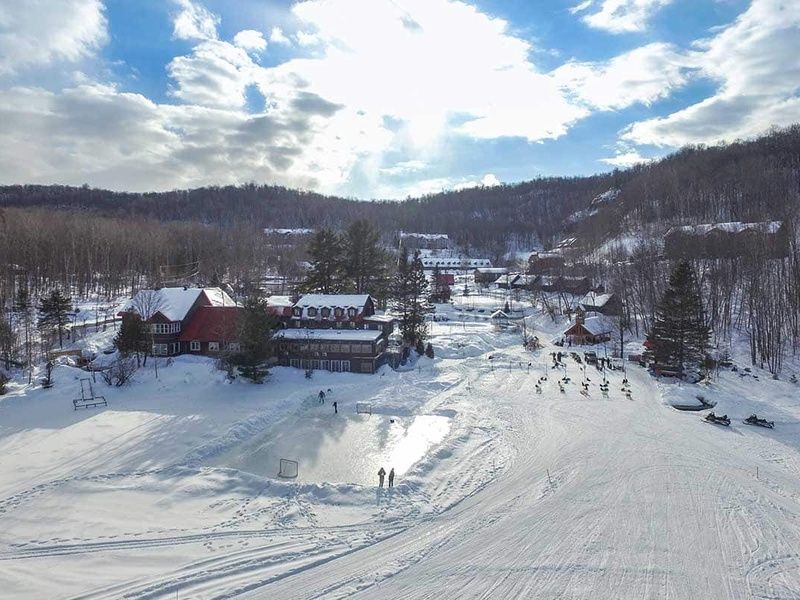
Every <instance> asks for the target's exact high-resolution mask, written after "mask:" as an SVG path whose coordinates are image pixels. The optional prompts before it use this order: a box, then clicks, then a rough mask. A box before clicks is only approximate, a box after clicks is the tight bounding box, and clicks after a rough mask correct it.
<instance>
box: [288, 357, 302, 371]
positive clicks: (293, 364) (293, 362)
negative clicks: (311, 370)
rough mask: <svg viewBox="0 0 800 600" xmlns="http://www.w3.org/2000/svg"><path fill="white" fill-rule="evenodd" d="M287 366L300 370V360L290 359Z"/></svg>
mask: <svg viewBox="0 0 800 600" xmlns="http://www.w3.org/2000/svg"><path fill="white" fill-rule="evenodd" d="M289 366H290V367H294V368H295V369H299V368H300V359H299V358H292V359H290V360H289Z"/></svg>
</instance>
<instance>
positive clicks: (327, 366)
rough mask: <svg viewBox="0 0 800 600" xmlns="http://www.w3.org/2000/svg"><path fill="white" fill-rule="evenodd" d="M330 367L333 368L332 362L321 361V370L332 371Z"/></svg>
mask: <svg viewBox="0 0 800 600" xmlns="http://www.w3.org/2000/svg"><path fill="white" fill-rule="evenodd" d="M330 367H331V363H330V361H327V360H321V361H319V368H320V369H322V370H323V371H327V370H328V369H330Z"/></svg>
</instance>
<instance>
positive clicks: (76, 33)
mask: <svg viewBox="0 0 800 600" xmlns="http://www.w3.org/2000/svg"><path fill="white" fill-rule="evenodd" d="M103 10H104V9H103V4H102V2H101V1H100V0H24V1H22V0H19V1H14V0H11V1H8V2H3V3H2V5H0V75H2V74H11V73H15V72H18V71H19V70H20V69H23V68H26V67H31V66H42V65H47V64H49V63H53V62H56V61H65V62H75V61H77V60H80V59H82V58H85V57H87V56H89V55H91V54H92V53H93V52H94V51H95V50H96V49H97V48H98V47H100V46H101V45H102V44H103V43H105V41H106V40H107V37H108V36H107V32H106V18H105V15H104V12H103Z"/></svg>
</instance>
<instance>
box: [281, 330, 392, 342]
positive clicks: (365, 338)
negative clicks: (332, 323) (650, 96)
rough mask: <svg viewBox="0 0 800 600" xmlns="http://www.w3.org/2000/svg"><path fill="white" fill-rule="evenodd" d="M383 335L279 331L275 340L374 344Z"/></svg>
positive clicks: (324, 331) (349, 332)
mask: <svg viewBox="0 0 800 600" xmlns="http://www.w3.org/2000/svg"><path fill="white" fill-rule="evenodd" d="M382 335H383V332H382V331H380V330H375V329H304V328H294V329H281V330H280V331H279V332H277V333H276V334H275V337H276V338H283V339H285V340H326V341H337V340H339V341H342V342H345V341H346V342H374V341H375V340H377V339H379V338H380V337H381V336H382Z"/></svg>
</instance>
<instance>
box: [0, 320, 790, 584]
mask: <svg viewBox="0 0 800 600" xmlns="http://www.w3.org/2000/svg"><path fill="white" fill-rule="evenodd" d="M538 327H539V331H538V333H539V334H540V335H539V337H540V339H543V340H544V339H550V338H552V337H553V335H554V334H555V333H556V332H557V330H558V328H557V327H556V326H555V325H552V324H549V323H546V322H543V321H542V322H539V323H538ZM433 344H434V347H435V348H436V349H437V352H438V354H437V358H436V359H435V360H433V361H430V360H427V359H423V360H421V361H420V362H419V363H418V365H417V367H416V368H414V369H412V370H408V371H406V372H402V373H395V372H392V371H390V370H388V369H387V370H386V371H384V372H382V373H381V374H379V375H376V376H361V375H353V374H320V373H317V374H315V376H314V378H313V379H311V380H307V379H305V378H304V377H303V373H302V372H301V371H299V370H297V371H296V370H292V369H283V368H281V369H275V370H274V372H273V378H272V380H271V381H270V382H269V383H267V384H266V385H264V386H252V385H247V384H243V383H241V384H240V383H234V384H229V383H226V382H225V381H224V378H223V377H222V376H221V375H220V374H219V373H218V372H215V371H213V367H212V365H211V363H210V362H209V361H207V360H204V359H196V358H181V359H178V360H176V361H175V362H174V364H172V365H171V366H169V367H164V366H162V368H161V369H159V379H158V380H156V379H155V378H154V377H153V374H152V372H140V373H139V374H138V375H137V377H138V378H139V380H138V381H137V383H136V384H135V385H134V386H132V387H129V388H123V389H116V388H115V389H111V388H107V387H105V386H102V387H100V386H98V391H100V390H102V393H104V394H105V395H106V396H107V398H108V400H109V407H108V408H107V409H104V410H96V411H92V410H89V411H78V412H75V411H73V410H72V406H71V403H70V399H71V398H72V397H74V396H75V395H76V394H77V390H78V379H77V378H78V377H80V376H83V375H84V373H82V372H80V371H77V370H75V369H71V368H69V367H61V368H59V369H57V370H56V378H57V382H56V387H55V388H53V389H51V390H46V391H45V390H40V389H36V390H32V389H26V388H24V387H21V386H17V387H15V388H14V390H13V391H12V393H11V394H10V395H9V396H5V397H3V398H1V399H0V570H2V572H3V579H4V587H3V593H5V594H8V595H9V597H14V598H43V597H81V598H120V597H130V598H174V597H175V596H176V593H177V594H178V597H180V598H231V597H243V598H320V597H324V598H339V597H352V596H355V597H376V596H378V597H387V598H450V597H459V598H470V597H481V598H486V597H493V598H513V597H521V598H523V597H526V598H534V597H535V598H615V599H616V598H661V597H672V598H726V599H727V598H743V599H744V598H782V599H789V598H797V597H798V596H800V550H798V548H800V441H799V440H800V424H799V423H800V422H799V421H798V419H799V418H800V399H798V395H799V394H798V391H800V390H799V389H798V388H797V387H795V386H794V385H793V384H791V383H789V382H785V381H773V380H771V379H769V378H767V377H763V376H762V377H760V378H759V380H758V381H756V380H754V379H753V378H752V377H740V376H739V374H736V373H732V372H724V373H722V374H721V375H720V378H719V379H718V380H717V381H716V382H715V383H714V384H713V385H712V386H710V387H703V388H702V393H704V394H705V395H706V396H708V397H714V398H715V399H717V400H718V401H719V403H718V405H717V408H716V410H717V412H726V413H727V414H729V415H730V416H731V417H732V420H733V423H732V425H731V427H730V428H721V427H718V426H714V425H709V424H706V423H704V422H703V421H702V419H701V418H700V417H699V416H698V414H697V413H682V412H678V411H676V410H674V409H673V408H671V407H669V406H668V404H667V401H668V400H669V399H671V398H672V397H673V396H674V395H675V394H679V395H681V394H682V395H687V394H690V393H693V392H694V389H691V388H688V387H687V388H686V389H685V390H684V388H681V389H680V390H678V391H676V390H677V388H674V387H670V386H668V385H667V384H663V383H662V384H656V382H654V380H652V379H651V378H650V376H649V375H647V374H646V373H645V372H644V371H643V370H641V369H639V368H638V367H634V368H631V369H629V370H628V371H627V376H628V378H629V379H630V380H631V386H632V394H631V397H630V398H628V397H627V396H626V394H625V393H623V391H622V379H623V374H622V372H614V373H612V374H611V376H610V382H611V385H610V393H609V394H608V396H604V395H603V394H602V393H601V392H600V390H599V388H598V383H599V381H600V379H601V375H600V374H599V373H598V372H596V371H593V370H591V369H590V370H589V371H588V372H587V373H588V375H589V377H590V378H591V382H590V388H589V394H588V395H583V394H581V393H580V392H579V390H580V386H579V382H580V380H581V378H582V376H583V370H582V366H580V365H578V363H577V362H575V361H573V360H572V359H568V360H567V374H568V375H569V376H570V378H571V382H570V383H567V384H566V385H565V386H564V388H565V391H564V392H563V393H562V392H561V391H560V390H559V386H558V384H557V379H558V377H560V376H563V371H561V370H551V369H548V366H547V365H548V363H549V362H550V359H549V357H548V355H549V352H550V351H551V350H553V349H552V348H549V347H548V348H545V349H543V350H541V351H539V352H538V353H535V354H532V353H530V352H526V351H523V350H522V348H521V347H520V343H519V337H518V336H517V335H515V334H511V333H497V332H494V331H492V329H491V326H490V325H488V324H484V322H481V321H477V320H476V321H474V322H460V321H453V320H451V321H449V322H437V323H434V324H433ZM528 363H531V364H530V366H529V364H528ZM544 373H547V374H548V375H549V378H548V380H547V381H544V382H542V385H541V389H542V392H541V393H537V392H536V389H535V385H536V383H537V381H538V380H539V378H540V377H542V375H543V374H544ZM694 387H696V386H694ZM328 388H330V389H331V392H330V394H329V396H328V400H327V402H326V403H325V404H324V405H320V404H319V403H318V401H317V400H316V399H315V397H316V393H317V391H318V390H319V389H325V390H327V389H328ZM334 399H335V400H336V401H337V402H338V408H339V414H334V412H333V409H332V406H331V401H332V400H334ZM357 402H369V403H371V405H372V407H373V414H372V415H371V416H369V415H358V414H356V413H355V404H356V403H357ZM754 410H757V411H758V412H759V414H763V416H767V417H769V418H772V419H774V420H775V421H776V427H775V429H774V430H764V429H757V428H753V427H748V426H746V425H744V424H742V423H741V419H742V418H744V417H746V416H747V415H748V414H750V413H751V412H752V411H754ZM287 452H291V453H292V456H291V457H290V458H294V459H296V460H298V461H299V463H300V477H299V478H298V479H297V480H280V479H278V478H276V477H274V473H275V472H276V471H277V465H275V464H274V461H275V458H276V456H278V455H279V454H282V453H287ZM392 461H394V462H392ZM392 465H394V466H396V467H398V479H397V482H396V483H397V485H396V487H395V488H394V489H393V490H391V491H389V490H383V491H381V490H378V489H377V487H376V485H375V481H374V479H375V475H374V473H375V472H376V471H377V469H378V467H379V466H385V467H386V468H387V470H388V468H389V467H390V466H392ZM43 574H46V576H43Z"/></svg>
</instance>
